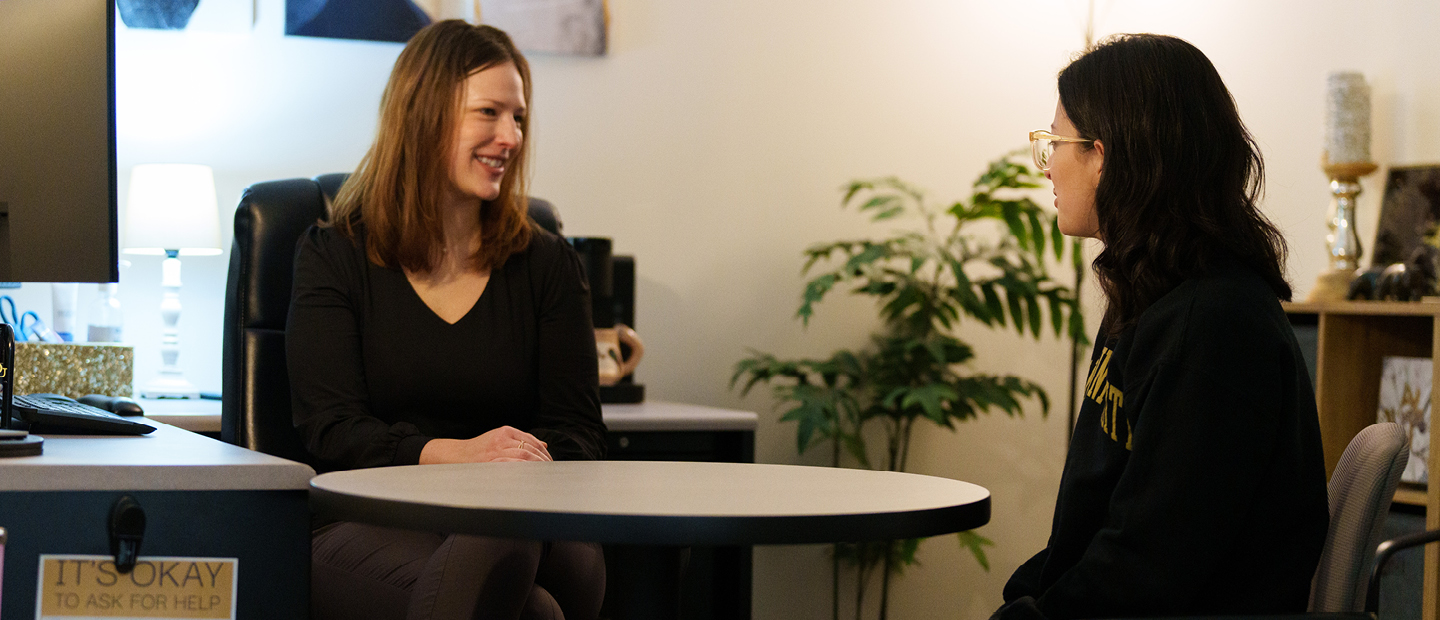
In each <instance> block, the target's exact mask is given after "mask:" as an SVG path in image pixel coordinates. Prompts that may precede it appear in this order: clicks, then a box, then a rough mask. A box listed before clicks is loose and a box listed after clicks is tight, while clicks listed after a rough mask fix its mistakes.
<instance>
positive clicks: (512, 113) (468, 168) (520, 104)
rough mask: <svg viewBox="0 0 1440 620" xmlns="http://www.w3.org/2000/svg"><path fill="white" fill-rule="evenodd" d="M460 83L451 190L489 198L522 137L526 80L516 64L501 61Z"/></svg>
mask: <svg viewBox="0 0 1440 620" xmlns="http://www.w3.org/2000/svg"><path fill="white" fill-rule="evenodd" d="M460 89H461V91H462V92H461V95H460V99H461V102H462V104H461V108H460V115H459V116H458V117H457V118H456V121H455V130H454V136H453V138H452V140H451V144H452V146H451V150H450V184H451V191H452V193H453V195H454V197H455V198H457V199H460V200H472V199H480V200H494V199H496V198H497V197H499V196H500V181H501V180H502V179H503V178H504V176H505V167H506V165H507V164H508V163H509V162H510V160H511V158H512V157H514V156H515V155H516V153H518V152H519V150H520V144H521V141H522V140H524V138H525V137H524V135H522V133H521V127H522V126H523V125H524V120H525V114H526V112H527V111H526V109H525V84H524V82H523V81H521V79H520V72H519V71H517V70H516V69H515V65H513V64H510V63H504V64H499V65H495V66H493V67H489V68H487V69H484V70H481V71H476V72H475V73H472V74H470V77H467V78H465V81H464V82H462V83H461V84H460Z"/></svg>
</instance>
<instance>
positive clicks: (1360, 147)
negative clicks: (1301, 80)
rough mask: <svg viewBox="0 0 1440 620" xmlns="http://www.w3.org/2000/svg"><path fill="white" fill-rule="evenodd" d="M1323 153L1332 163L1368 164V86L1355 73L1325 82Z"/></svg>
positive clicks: (1337, 74) (1342, 73)
mask: <svg viewBox="0 0 1440 620" xmlns="http://www.w3.org/2000/svg"><path fill="white" fill-rule="evenodd" d="M1326 86H1327V91H1328V92H1327V97H1326V98H1325V113H1326V123H1325V154H1326V158H1327V159H1328V160H1329V162H1330V163H1332V164H1350V163H1364V162H1369V161H1370V86H1369V85H1368V84H1366V83H1365V76H1364V75H1363V74H1361V73H1359V72H1355V71H1337V72H1335V73H1331V74H1330V77H1329V79H1327V80H1326Z"/></svg>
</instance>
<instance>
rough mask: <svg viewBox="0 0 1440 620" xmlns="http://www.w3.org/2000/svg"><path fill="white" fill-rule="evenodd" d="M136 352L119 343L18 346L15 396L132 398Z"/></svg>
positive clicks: (31, 344)
mask: <svg viewBox="0 0 1440 620" xmlns="http://www.w3.org/2000/svg"><path fill="white" fill-rule="evenodd" d="M134 385H135V349H134V348H132V347H127V346H121V345H117V344H69V343H63V344H50V343H40V342H17V343H15V393H16V394H40V393H48V394H61V395H64V396H69V397H71V398H79V397H81V396H84V395H86V394H103V395H105V396H131V395H132V394H133V393H134V389H135V388H134Z"/></svg>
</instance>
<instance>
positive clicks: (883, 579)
mask: <svg viewBox="0 0 1440 620" xmlns="http://www.w3.org/2000/svg"><path fill="white" fill-rule="evenodd" d="M894 550H895V541H893V540H888V541H885V573H884V574H883V575H881V576H880V620H885V617H886V616H887V615H888V614H889V611H890V568H891V567H890V557H891V556H892V555H893V551H894Z"/></svg>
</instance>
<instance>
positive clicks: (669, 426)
mask: <svg viewBox="0 0 1440 620" xmlns="http://www.w3.org/2000/svg"><path fill="white" fill-rule="evenodd" d="M139 403H140V406H141V407H143V408H144V409H145V417H146V418H148V419H150V420H154V421H156V422H161V423H164V424H171V425H174V426H178V427H180V428H183V429H185V430H187V431H191V432H196V433H219V432H220V401H218V400H173V399H158V400H157V399H148V398H146V399H140V400H139ZM600 414H601V415H602V416H604V418H605V425H606V426H608V427H609V428H610V430H611V431H621V432H626V431H629V432H635V431H642V432H649V431H753V430H755V426H756V424H757V423H758V421H759V417H758V416H756V415H755V413H754V412H752V411H736V410H733V409H720V408H718V407H705V406H702V405H687V404H684V403H672V402H666V401H658V400H652V401H649V402H643V403H635V404H632V405H619V404H606V405H601V406H600Z"/></svg>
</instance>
